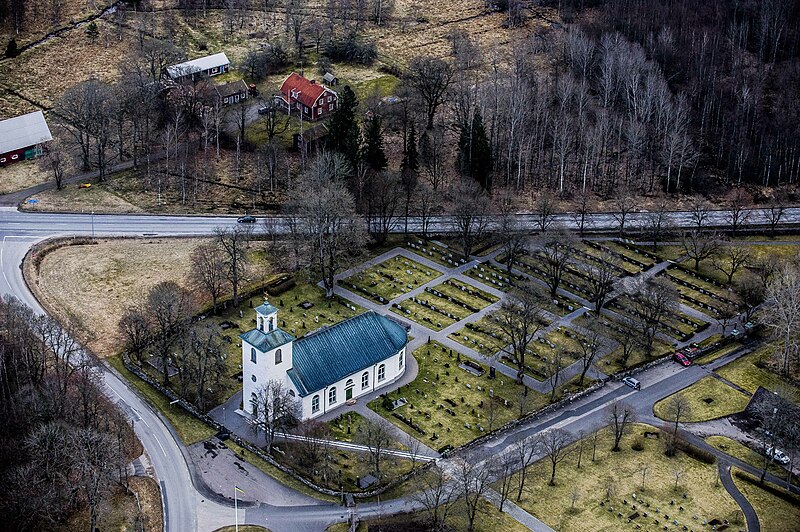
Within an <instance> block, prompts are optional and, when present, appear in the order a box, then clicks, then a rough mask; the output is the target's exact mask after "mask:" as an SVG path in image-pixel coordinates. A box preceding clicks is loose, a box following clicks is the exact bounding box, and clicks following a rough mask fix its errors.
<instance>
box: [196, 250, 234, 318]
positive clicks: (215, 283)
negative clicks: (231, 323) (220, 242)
mask: <svg viewBox="0 0 800 532" xmlns="http://www.w3.org/2000/svg"><path fill="white" fill-rule="evenodd" d="M225 270H226V268H225V257H224V255H223V252H222V251H221V250H220V248H219V247H218V246H214V245H202V246H198V247H197V249H195V250H194V251H193V252H192V277H193V278H194V280H195V282H196V283H197V284H198V285H199V286H200V287H201V288H202V289H203V291H204V292H205V293H207V294H208V295H209V296H210V297H211V307H212V312H213V313H214V314H216V313H217V301H218V300H219V298H220V296H221V295H222V291H223V289H224V287H225V281H226V278H227V276H226V275H225Z"/></svg>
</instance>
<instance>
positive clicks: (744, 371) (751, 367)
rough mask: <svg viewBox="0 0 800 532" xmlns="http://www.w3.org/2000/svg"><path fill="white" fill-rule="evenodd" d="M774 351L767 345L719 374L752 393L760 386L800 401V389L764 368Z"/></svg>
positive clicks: (734, 362)
mask: <svg viewBox="0 0 800 532" xmlns="http://www.w3.org/2000/svg"><path fill="white" fill-rule="evenodd" d="M772 349H773V347H772V346H771V345H766V346H764V347H762V348H760V349H758V350H756V351H753V352H752V353H749V354H747V355H745V356H743V357H741V358H738V359H736V360H734V361H733V362H731V363H730V364H726V365H725V366H723V367H721V368H719V369H718V370H717V374H719V375H721V376H722V377H725V378H726V379H728V380H729V381H731V382H733V383H735V384H737V385H739V386H741V387H742V388H744V389H745V390H747V391H749V392H750V393H755V391H756V389H757V388H758V387H759V386H763V387H764V388H766V389H768V390H770V391H773V392H776V391H782V392H783V393H785V394H786V395H787V396H788V399H790V400H792V401H795V402H797V401H800V387H798V386H797V385H796V384H793V383H791V382H790V381H788V380H786V379H784V378H783V377H781V376H780V375H778V374H777V373H775V372H773V371H771V370H770V369H769V368H768V367H764V363H765V362H766V361H767V360H768V359H769V357H770V355H771V352H772Z"/></svg>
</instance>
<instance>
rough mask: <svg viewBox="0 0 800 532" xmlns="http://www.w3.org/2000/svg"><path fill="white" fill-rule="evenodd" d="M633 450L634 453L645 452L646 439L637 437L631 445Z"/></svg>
mask: <svg viewBox="0 0 800 532" xmlns="http://www.w3.org/2000/svg"><path fill="white" fill-rule="evenodd" d="M631 449H633V450H634V451H644V438H642V437H641V436H636V437H635V438H634V439H633V443H631Z"/></svg>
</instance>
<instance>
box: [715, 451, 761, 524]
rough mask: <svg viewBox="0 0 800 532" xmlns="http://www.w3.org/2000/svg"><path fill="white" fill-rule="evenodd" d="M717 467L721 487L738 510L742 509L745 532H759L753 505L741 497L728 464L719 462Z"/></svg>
mask: <svg viewBox="0 0 800 532" xmlns="http://www.w3.org/2000/svg"><path fill="white" fill-rule="evenodd" d="M717 466H718V467H719V479H720V481H721V482H722V486H723V487H724V488H725V489H726V490H727V491H728V493H730V495H731V497H733V500H734V501H736V504H738V505H739V508H741V509H742V513H743V514H744V518H745V521H746V522H747V532H761V523H759V522H758V514H756V511H755V509H754V508H753V505H752V504H750V501H748V500H747V497H745V496H744V495H742V492H741V491H739V488H737V487H736V484H735V483H734V482H733V478H732V477H731V466H730V464H726V463H724V462H723V461H722V460H720V461H719V464H718V465H717Z"/></svg>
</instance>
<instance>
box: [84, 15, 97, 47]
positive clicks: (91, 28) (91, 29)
mask: <svg viewBox="0 0 800 532" xmlns="http://www.w3.org/2000/svg"><path fill="white" fill-rule="evenodd" d="M86 35H88V36H89V40H90V41H92V42H95V41H96V40H97V38H98V37H99V36H100V30H98V29H97V23H96V22H95V21H94V20H93V21H91V22H90V23H89V25H88V26H87V27H86Z"/></svg>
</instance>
